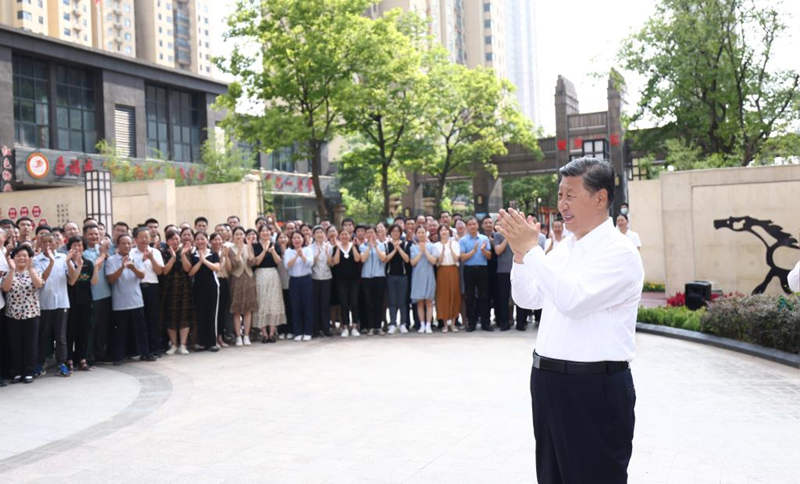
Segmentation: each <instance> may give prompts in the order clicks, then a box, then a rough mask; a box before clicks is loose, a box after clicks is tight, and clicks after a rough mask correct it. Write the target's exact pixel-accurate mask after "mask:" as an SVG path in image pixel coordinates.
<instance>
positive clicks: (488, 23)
mask: <svg viewBox="0 0 800 484" xmlns="http://www.w3.org/2000/svg"><path fill="white" fill-rule="evenodd" d="M483 28H485V29H490V28H492V21H491V20H490V19H486V20H484V21H483Z"/></svg>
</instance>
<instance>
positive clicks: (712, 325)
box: [700, 294, 800, 353]
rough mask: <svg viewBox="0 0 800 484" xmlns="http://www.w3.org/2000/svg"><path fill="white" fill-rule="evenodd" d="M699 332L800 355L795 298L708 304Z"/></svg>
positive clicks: (760, 296) (741, 299)
mask: <svg viewBox="0 0 800 484" xmlns="http://www.w3.org/2000/svg"><path fill="white" fill-rule="evenodd" d="M700 330H701V331H703V332H704V333H710V334H715V335H717V336H722V337H725V338H732V339H736V340H739V341H745V342H748V343H754V344H757V345H761V346H766V347H769V348H776V349H779V350H782V351H788V352H789V353H800V299H798V296H797V295H795V296H789V297H786V296H770V295H764V294H758V295H753V296H744V297H738V298H721V299H719V300H717V301H715V302H713V303H711V305H710V307H709V310H708V311H707V312H706V314H705V316H704V317H703V318H702V320H701V322H700Z"/></svg>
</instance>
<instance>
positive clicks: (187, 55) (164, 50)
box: [136, 0, 212, 76]
mask: <svg viewBox="0 0 800 484" xmlns="http://www.w3.org/2000/svg"><path fill="white" fill-rule="evenodd" d="M136 31H137V36H136V42H137V43H136V50H137V52H138V56H139V57H141V58H143V59H145V60H149V61H151V62H155V63H156V64H161V65H163V66H168V67H175V68H178V69H183V70H186V71H191V72H194V73H197V74H202V75H206V76H209V75H211V72H212V66H211V48H210V40H209V18H208V2H207V0H136Z"/></svg>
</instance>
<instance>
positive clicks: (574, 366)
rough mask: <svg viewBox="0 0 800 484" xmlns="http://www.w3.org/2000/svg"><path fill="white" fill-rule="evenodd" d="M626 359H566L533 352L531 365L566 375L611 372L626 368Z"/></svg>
mask: <svg viewBox="0 0 800 484" xmlns="http://www.w3.org/2000/svg"><path fill="white" fill-rule="evenodd" d="M628 366H629V365H628V362H627V361H593V362H589V363H586V362H582V361H567V360H556V359H554V358H547V357H545V356H540V355H539V354H537V353H536V352H535V351H534V352H533V367H534V368H537V369H539V370H544V371H552V372H554V373H564V374H567V375H600V374H611V373H616V372H618V371H622V370H627V369H628Z"/></svg>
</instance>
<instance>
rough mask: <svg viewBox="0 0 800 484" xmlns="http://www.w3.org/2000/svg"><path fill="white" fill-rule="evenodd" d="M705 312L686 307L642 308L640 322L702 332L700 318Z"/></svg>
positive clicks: (640, 309)
mask: <svg viewBox="0 0 800 484" xmlns="http://www.w3.org/2000/svg"><path fill="white" fill-rule="evenodd" d="M705 312H706V310H705V309H699V310H697V311H692V310H690V309H688V308H687V307H686V306H678V307H657V308H645V307H640V308H639V317H638V321H639V322H640V323H648V324H657V325H659V326H669V327H671V328H681V329H689V330H692V331H700V318H702V316H703V314H704V313H705Z"/></svg>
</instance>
